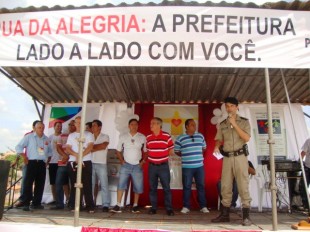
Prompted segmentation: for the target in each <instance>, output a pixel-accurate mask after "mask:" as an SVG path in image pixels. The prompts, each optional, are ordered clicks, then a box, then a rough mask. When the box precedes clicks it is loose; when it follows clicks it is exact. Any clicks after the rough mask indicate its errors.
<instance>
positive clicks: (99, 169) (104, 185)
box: [92, 163, 111, 207]
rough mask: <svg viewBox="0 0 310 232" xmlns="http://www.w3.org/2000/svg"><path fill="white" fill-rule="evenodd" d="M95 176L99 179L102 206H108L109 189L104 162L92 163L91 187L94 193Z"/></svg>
mask: <svg viewBox="0 0 310 232" xmlns="http://www.w3.org/2000/svg"><path fill="white" fill-rule="evenodd" d="M96 177H97V178H98V180H99V181H100V188H101V200H102V206H103V207H109V206H110V202H111V200H110V191H109V182H108V170H107V165H106V164H97V163H93V173H92V189H93V193H94V189H95V183H96Z"/></svg>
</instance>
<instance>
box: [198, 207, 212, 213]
mask: <svg viewBox="0 0 310 232" xmlns="http://www.w3.org/2000/svg"><path fill="white" fill-rule="evenodd" d="M200 212H202V213H210V211H209V210H208V209H207V207H203V208H202V209H201V210H200Z"/></svg>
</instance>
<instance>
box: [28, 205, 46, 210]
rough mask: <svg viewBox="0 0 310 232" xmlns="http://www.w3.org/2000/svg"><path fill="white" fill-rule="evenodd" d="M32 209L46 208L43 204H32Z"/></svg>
mask: <svg viewBox="0 0 310 232" xmlns="http://www.w3.org/2000/svg"><path fill="white" fill-rule="evenodd" d="M31 208H32V209H44V206H43V205H32V206H31Z"/></svg>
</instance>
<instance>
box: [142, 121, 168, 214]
mask: <svg viewBox="0 0 310 232" xmlns="http://www.w3.org/2000/svg"><path fill="white" fill-rule="evenodd" d="M162 124H163V121H162V120H161V118H157V117H154V118H153V119H152V120H151V131H152V134H150V135H148V136H147V137H146V148H147V151H148V160H149V185H150V201H151V205H152V208H150V210H149V214H156V210H157V187H158V178H159V180H160V183H161V185H162V187H163V190H164V194H165V208H166V211H167V215H168V216H174V212H173V209H172V200H171V190H170V170H169V164H168V157H169V155H172V154H174V150H173V148H174V145H173V141H172V138H171V136H170V134H169V133H167V132H164V131H162Z"/></svg>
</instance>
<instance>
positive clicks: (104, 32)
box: [0, 6, 310, 68]
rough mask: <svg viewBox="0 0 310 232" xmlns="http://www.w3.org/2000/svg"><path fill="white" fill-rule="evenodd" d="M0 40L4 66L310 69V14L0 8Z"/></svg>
mask: <svg viewBox="0 0 310 232" xmlns="http://www.w3.org/2000/svg"><path fill="white" fill-rule="evenodd" d="M0 44H1V50H0V66H86V65H90V66H103V65H104V66H186V67H189V66H191V67H269V68H310V17H309V12H301V11H286V10H266V9H249V8H224V7H220V8H219V7H189V6H186V7H182V6H180V7H173V6H171V7H170V6H159V7H125V8H122V7H112V8H100V9H82V10H66V11H46V12H31V13H16V14H1V19H0Z"/></svg>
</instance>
